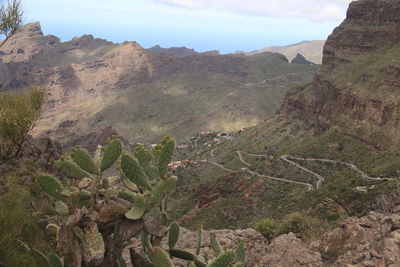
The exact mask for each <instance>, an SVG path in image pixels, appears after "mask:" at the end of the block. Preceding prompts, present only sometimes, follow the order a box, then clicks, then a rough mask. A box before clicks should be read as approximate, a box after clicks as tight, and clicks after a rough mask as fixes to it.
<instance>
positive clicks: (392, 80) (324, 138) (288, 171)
mask: <svg viewBox="0 0 400 267" xmlns="http://www.w3.org/2000/svg"><path fill="white" fill-rule="evenodd" d="M396 14H397V15H396ZM398 14H400V9H399V1H385V0H363V1H355V2H353V3H352V4H351V5H350V8H349V11H348V17H347V19H346V20H345V21H344V22H343V23H342V24H341V25H340V26H339V27H338V28H337V29H335V30H334V32H333V33H332V35H331V36H330V37H329V38H328V40H329V41H328V43H327V45H326V47H325V52H324V57H327V58H328V59H327V60H325V59H324V64H323V66H322V68H321V70H320V71H318V73H317V74H316V75H315V77H314V81H313V82H312V83H311V84H309V85H306V86H299V87H296V88H293V89H292V90H290V91H289V93H288V94H287V96H286V98H285V101H284V102H283V104H282V106H281V109H280V113H279V114H278V115H277V116H275V117H273V118H271V119H269V120H267V121H266V122H263V123H261V124H259V125H257V126H254V127H250V128H248V129H245V130H243V131H241V132H239V133H237V134H234V135H233V136H232V140H228V141H226V142H223V143H213V142H212V140H213V139H212V138H210V140H203V139H202V138H198V144H202V145H203V148H201V149H198V150H197V154H196V155H194V156H193V159H194V160H197V161H198V162H200V163H201V164H200V165H199V166H192V167H186V168H182V172H181V173H180V175H181V176H182V180H185V182H184V183H182V184H181V186H184V187H185V192H183V193H182V192H178V193H177V194H176V198H177V202H178V203H181V202H183V201H185V202H186V203H190V204H189V205H190V206H191V208H190V209H189V208H187V207H186V208H185V209H183V208H182V209H180V210H178V213H177V214H176V216H181V215H182V214H188V215H190V216H188V217H187V218H189V220H188V221H186V222H185V223H186V226H189V227H192V226H194V225H196V224H198V223H203V224H204V225H206V226H207V227H209V228H226V227H242V228H243V227H251V226H254V224H255V223H256V222H257V221H259V220H261V219H263V218H273V219H275V220H277V221H280V222H284V221H285V220H286V219H287V215H288V214H291V213H294V212H303V213H304V214H306V215H307V216H311V217H314V218H317V219H318V220H320V221H319V223H318V224H319V225H323V224H325V223H326V224H327V225H331V226H332V225H336V224H337V223H339V222H340V218H342V214H343V210H345V211H346V212H345V213H346V214H347V215H349V216H364V215H366V214H368V212H369V211H371V210H373V207H374V205H375V203H376V202H377V199H378V198H380V197H381V196H384V195H385V194H387V193H388V192H390V191H391V190H393V189H395V188H396V182H395V181H396V180H397V179H398V178H399V177H400V169H399V166H400V147H399V135H398V130H399V129H398V127H399V124H398V121H399V118H400V117H399V114H400V110H399V109H398V103H399V88H400V84H399V79H398V77H399V73H398V69H399V66H400V65H399V63H400V62H399V60H398V59H399V58H400V54H399V49H400V43H399V42H398V41H397V42H396V41H395V40H396V38H397V36H398V29H399V20H398V19H397V17H398ZM386 15H387V16H386ZM364 25H365V27H364ZM355 29H357V31H356V32H355V31H354V30H355ZM378 29H379V30H381V31H382V33H380V34H379V35H378V34H375V33H376V32H377V31H378ZM351 37H354V38H351ZM384 38H386V41H385V40H382V39H384ZM375 39H376V40H375ZM383 43H385V44H386V45H383ZM344 44H346V45H344ZM361 48H362V49H361ZM332 55H333V56H332ZM207 145H208V147H207ZM198 146H199V145H198ZM239 152H240V153H239ZM238 154H240V155H242V158H240V157H239V155H238ZM288 156H289V159H293V160H291V161H292V162H287V161H284V160H282V159H283V158H286V159H288ZM243 161H244V162H245V163H244V162H243ZM296 164H297V165H296ZM299 166H300V167H302V168H299ZM355 166H356V167H355ZM360 170H361V172H360ZM317 177H318V179H316V178H317ZM321 177H323V180H322V179H321ZM367 177H375V178H381V179H375V180H371V179H368V178H367ZM384 178H386V179H384ZM288 181H292V182H295V183H297V185H296V184H289V183H288ZM309 184H311V185H312V186H313V187H317V188H318V186H320V187H319V189H318V190H313V191H309V189H308V188H307V187H306V186H305V185H309ZM331 200H333V201H331ZM176 206H177V207H178V209H179V207H181V205H179V204H176Z"/></svg>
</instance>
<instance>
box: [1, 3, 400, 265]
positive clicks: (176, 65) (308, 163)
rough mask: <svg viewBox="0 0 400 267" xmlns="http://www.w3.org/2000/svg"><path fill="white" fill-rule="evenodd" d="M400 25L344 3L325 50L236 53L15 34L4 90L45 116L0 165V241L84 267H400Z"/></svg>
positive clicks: (383, 9) (393, 11)
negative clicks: (30, 100)
mask: <svg viewBox="0 0 400 267" xmlns="http://www.w3.org/2000/svg"><path fill="white" fill-rule="evenodd" d="M399 18H400V1H399V0H359V1H353V2H351V3H350V5H349V8H348V11H347V15H346V19H345V20H344V21H343V22H342V23H341V24H340V25H339V26H338V27H337V28H336V29H335V30H334V31H333V32H332V33H331V34H330V35H329V37H328V38H327V40H326V41H305V42H301V43H298V44H295V45H289V46H286V47H265V48H263V49H261V50H258V51H252V52H248V53H247V52H246V53H241V52H238V53H233V54H220V53H219V52H218V51H209V52H204V53H198V52H196V51H195V50H193V49H188V48H186V47H171V48H162V47H160V46H159V45H157V46H154V47H152V48H149V49H144V48H143V47H141V46H140V45H139V44H138V43H136V42H123V43H119V44H118V43H113V42H109V41H107V40H103V39H99V38H94V37H93V36H91V35H84V36H81V37H77V38H74V39H72V40H70V41H67V42H62V41H61V40H60V39H59V38H58V37H56V36H53V35H44V34H43V32H42V29H41V26H40V23H39V22H35V23H31V24H28V25H25V26H24V27H22V28H21V29H20V31H18V32H16V33H15V34H14V35H13V36H12V37H11V38H10V40H9V41H8V42H7V43H6V45H5V46H4V47H2V48H0V91H2V92H1V93H2V94H3V93H4V95H6V96H7V94H9V93H14V92H22V93H23V92H26V90H25V88H27V87H28V86H29V85H36V86H38V88H42V89H43V92H44V99H45V104H44V108H43V110H40V111H41V115H40V117H39V118H38V120H37V123H36V124H34V126H35V127H32V128H33V130H32V131H31V132H30V133H31V134H32V136H28V135H26V136H25V137H26V140H25V143H23V144H22V145H20V147H19V148H18V149H20V153H19V154H18V157H15V158H10V159H6V160H4V163H2V165H1V166H0V178H3V177H4V179H0V192H1V193H2V196H0V199H5V201H1V202H0V233H2V232H1V231H2V227H1V226H2V225H6V224H10V222H9V221H11V222H12V224H15V225H17V226H18V229H21V230H18V231H16V232H15V233H14V232H12V233H11V234H10V236H13V235H15V236H20V238H23V240H24V242H26V244H28V243H29V242H31V243H29V244H28V245H26V244H25V243H24V242H22V241H20V240H19V239H18V242H17V243H18V244H19V245H18V246H20V247H24V249H25V250H26V251H28V252H32V251H35V250H34V249H36V247H38V248H39V249H38V251H46V252H53V251H58V252H61V253H62V254H63V255H64V256H65V259H67V260H71V259H73V260H75V261H76V262H79V264H80V263H81V262H84V261H87V262H90V261H91V262H92V263H93V262H95V263H94V264H93V266H109V265H110V264H108V263H107V262H106V261H107V260H108V262H111V263H112V264H114V263H116V262H117V261H118V266H121V267H123V266H130V265H132V266H135V263H136V265H138V266H142V265H143V266H144V265H146V264H149V265H148V266H153V265H154V263H155V262H158V264H159V265H157V266H156V265H154V266H155V267H165V266H164V265H163V264H165V262H168V264H169V265H168V266H174V264H175V266H186V262H185V264H184V263H183V261H181V260H186V261H189V262H193V263H194V264H195V265H196V266H201V267H205V266H220V265H212V264H214V263H215V262H217V261H218V259H221V258H222V256H221V255H223V257H225V256H226V255H228V254H229V255H230V256H229V257H232V259H230V262H231V265H232V266H288V267H289V266H290V267H292V266H299V267H300V266H310V267H311V266H333V267H337V266H379V267H381V266H382V267H384V266H389V267H394V266H397V264H398V263H399V262H400V246H399V244H400V187H399V179H400V134H399V131H400V20H399ZM322 47H323V51H322ZM306 52H307V53H306ZM299 53H301V55H300V54H299ZM303 56H304V57H303ZM293 58H295V60H293V61H292V59H293ZM296 62H297V63H296ZM319 63H322V65H319ZM29 92H31V91H29ZM38 109H40V107H39V108H38ZM11 113H12V112H11ZM11 113H10V114H8V115H10V116H11V115H12V114H14V113H12V114H11ZM1 116H2V114H1V113H0V118H3V120H4V118H6V117H4V116H3V117H1ZM4 125H6V124H4ZM11 128H12V127H11ZM4 129H5V128H4ZM3 132H6V131H5V130H4V131H3ZM28 132H29V131H28ZM1 133H2V131H0V134H1ZM0 137H1V135H0ZM163 138H164V139H163ZM160 140H162V141H160ZM0 141H1V140H0ZM9 143H11V144H12V142H9ZM0 145H1V143H0ZM3 145H4V144H3ZM0 148H2V147H0ZM1 151H4V150H1ZM1 151H0V152H1ZM19 200H21V201H19ZM12 206H16V207H18V210H17V211H16V212H17V213H15V214H11V215H12V216H11V215H10V216H8V215H5V216H3V215H2V214H8V213H7V212H10V211H11V210H12V209H11V208H10V207H12ZM25 213H29V214H30V215H31V216H29V220H27V223H29V227H31V228H29V229H28V230H27V231H26V232H25V228H24V227H25V225H23V223H24V222H23V220H21V216H26V215H25ZM35 220H36V221H37V222H36V221H35ZM32 225H33V226H32ZM26 227H28V226H26ZM180 227H181V228H180ZM3 228H4V227H3ZM4 229H5V228H4ZM54 229H55V230H54ZM30 233H35V238H36V239H29V238H30V235H29V234H30ZM179 235H180V237H179ZM213 235H214V236H213ZM215 235H216V236H218V239H220V240H222V242H221V244H219V243H218V241H216V239H215V238H216V237H215ZM179 238H180V240H179V241H178V239H179ZM4 240H6V241H7V242H9V244H11V245H7V244H8V243H7V244H6V243H4V244H6V245H2V242H3V241H1V242H0V252H1V251H3V250H4V251H6V250H7V249H9V247H12V246H13V244H17V243H16V242H15V240H14V241H13V240H11V241H10V240H8V239H4ZM26 240H28V241H29V242H28V241H26ZM242 240H243V242H242ZM13 242H14V243H13ZM21 244H22V245H23V246H22V245H21ZM31 244H33V245H31ZM175 246H177V247H178V248H179V249H176V248H175ZM244 246H245V247H246V248H247V251H246V252H245V253H244V252H243V251H242V249H243V248H244ZM222 247H223V248H224V250H223V251H222ZM88 248H89V250H88ZM183 249H185V251H184V250H183ZM201 249H202V250H203V251H204V252H201V254H200V250H201ZM227 249H229V250H227ZM186 250H187V251H186ZM230 250H232V251H230ZM160 251H161V252H160ZM233 251H235V252H233ZM18 253H19V252H18ZM35 253H36V252H34V253H33V254H35ZM135 253H136V254H135ZM156 253H158V254H157V255H156V256H155V254H156ZM234 253H236V254H235V255H234ZM36 254H40V253H36ZM94 254H96V255H98V257H95V256H93V255H94ZM243 254H246V257H244V255H243ZM88 255H89V256H88ZM176 255H178V256H176ZM233 255H234V256H233ZM36 256H37V255H36ZM44 256H45V257H47V254H46V255H44ZM214 256H215V257H216V258H217V260H214V261H211V260H210V259H211V258H213V257H214ZM242 256H243V257H244V258H243V257H242ZM40 257H41V256H40ZM85 257H86V258H85ZM209 257H210V259H209ZM226 257H227V256H226ZM87 258H90V260H87ZM239 258H240V259H239ZM160 259H161V260H160ZM1 260H4V259H3V258H2V255H1V254H0V266H1ZM46 260H47V259H46ZM96 261H98V262H100V263H97V262H96ZM65 262H67V261H65ZM70 262H71V261H70ZM149 262H150V263H149ZM210 262H211V263H210ZM63 264H64V263H63ZM79 264H77V266H81V265H79ZM85 264H86V263H85ZM107 264H108V265H107ZM124 264H125V265H124ZM234 264H236V265H234ZM231 265H229V263H227V264H225V265H221V266H225V267H230V266H231ZM49 266H50V265H49ZM62 266H64V265H62ZM67 266H68V265H67ZM71 266H72V265H71ZM82 266H83V265H82ZM146 266H147V265H146ZM7 267H8V266H7ZM35 267H36V265H35Z"/></svg>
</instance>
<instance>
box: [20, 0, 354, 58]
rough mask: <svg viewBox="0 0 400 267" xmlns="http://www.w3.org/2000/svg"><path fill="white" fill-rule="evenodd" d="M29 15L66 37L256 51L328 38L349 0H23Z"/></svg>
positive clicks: (50, 31) (47, 31) (28, 18)
mask: <svg viewBox="0 0 400 267" xmlns="http://www.w3.org/2000/svg"><path fill="white" fill-rule="evenodd" d="M22 2H23V5H24V8H25V11H26V18H25V21H26V22H27V23H28V22H34V21H40V23H41V25H42V30H43V32H44V33H45V34H53V35H56V36H58V37H60V38H61V40H63V41H68V40H71V39H72V38H73V37H78V36H81V35H83V34H92V35H94V36H95V37H97V38H103V39H107V40H109V41H113V42H116V43H120V42H123V41H136V42H138V43H139V44H140V45H142V46H143V47H145V48H149V47H152V46H154V45H157V44H158V45H161V46H162V47H172V46H186V47H189V48H194V49H195V50H196V51H199V52H204V51H209V50H219V51H221V52H222V53H231V52H235V51H252V50H257V49H260V48H262V47H266V46H273V45H289V44H293V43H297V42H300V41H303V40H323V39H326V38H327V37H328V35H329V34H330V33H331V32H332V30H333V29H334V28H335V27H336V26H338V25H339V24H340V22H341V21H342V20H343V19H344V18H345V16H346V9H347V7H348V5H349V3H350V2H351V1H350V0H22Z"/></svg>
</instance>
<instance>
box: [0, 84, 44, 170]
mask: <svg viewBox="0 0 400 267" xmlns="http://www.w3.org/2000/svg"><path fill="white" fill-rule="evenodd" d="M43 100H44V93H43V91H42V90H40V89H39V88H36V87H32V88H30V89H29V90H28V91H26V92H15V91H6V92H2V93H0V163H1V162H4V161H6V160H8V159H11V158H13V157H15V156H17V155H18V154H19V152H20V150H21V147H22V145H23V144H24V142H25V140H26V137H27V136H28V134H29V132H30V131H31V130H32V129H33V127H34V126H35V123H36V121H37V119H38V118H39V115H40V111H41V109H42V106H43Z"/></svg>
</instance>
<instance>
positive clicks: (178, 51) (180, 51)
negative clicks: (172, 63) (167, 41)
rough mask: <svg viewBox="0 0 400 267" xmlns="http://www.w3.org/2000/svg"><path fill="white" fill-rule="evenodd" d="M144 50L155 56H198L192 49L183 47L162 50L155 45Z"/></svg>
mask: <svg viewBox="0 0 400 267" xmlns="http://www.w3.org/2000/svg"><path fill="white" fill-rule="evenodd" d="M146 50H147V51H149V52H152V53H155V54H168V55H175V56H189V55H196V54H198V53H197V52H196V51H194V49H189V48H186V47H184V46H182V47H171V48H162V47H161V46H159V45H156V46H153V47H151V48H149V49H146Z"/></svg>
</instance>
